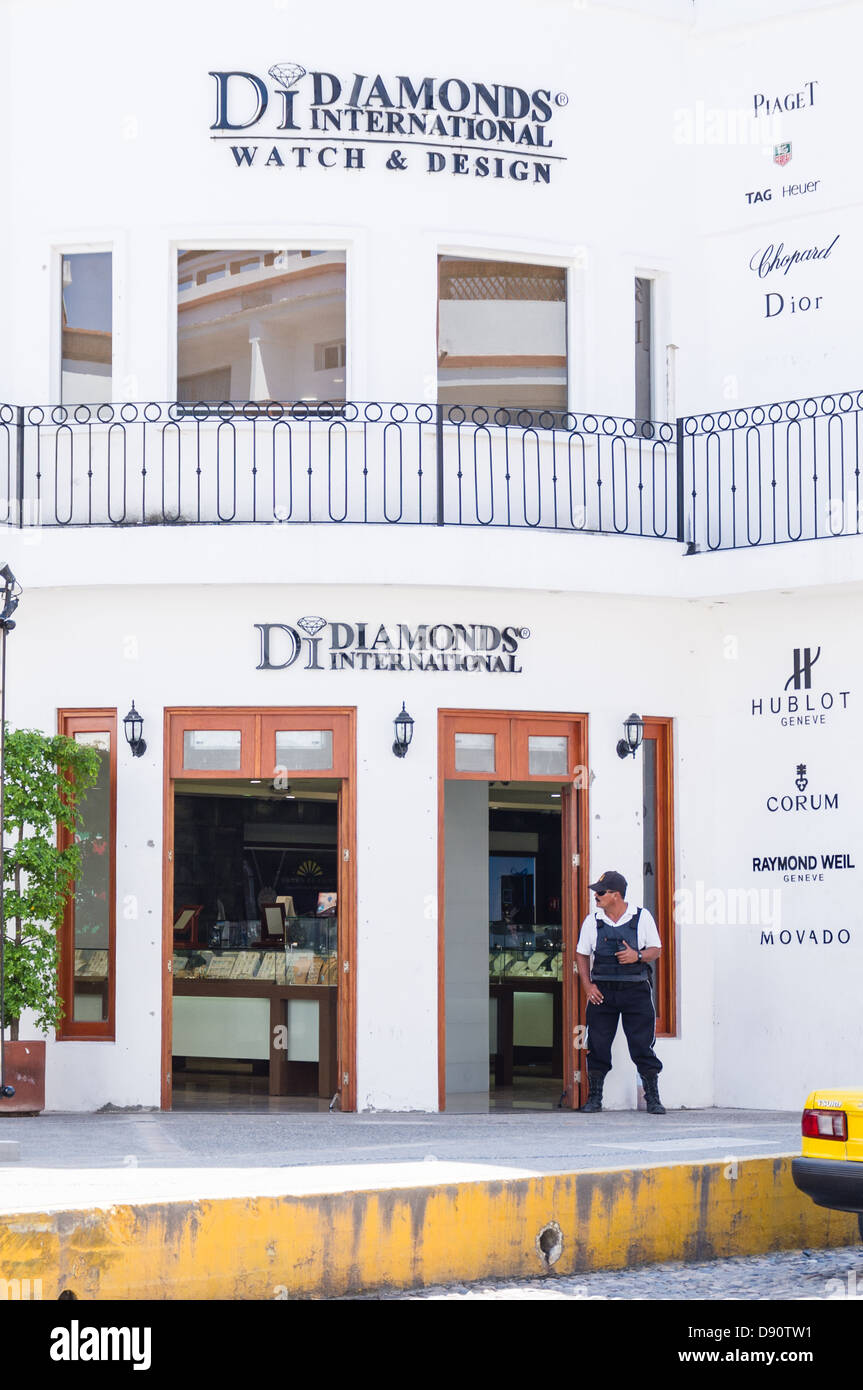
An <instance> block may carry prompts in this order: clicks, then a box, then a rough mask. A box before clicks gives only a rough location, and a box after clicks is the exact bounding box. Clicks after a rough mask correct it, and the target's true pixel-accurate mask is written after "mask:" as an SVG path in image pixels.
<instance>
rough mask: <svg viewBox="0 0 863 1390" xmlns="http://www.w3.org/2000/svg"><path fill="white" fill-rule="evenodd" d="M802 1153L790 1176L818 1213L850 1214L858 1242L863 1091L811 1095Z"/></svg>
mask: <svg viewBox="0 0 863 1390" xmlns="http://www.w3.org/2000/svg"><path fill="white" fill-rule="evenodd" d="M801 1129H802V1131H803V1151H802V1154H801V1156H800V1158H794V1159H792V1160H791V1176H792V1177H793V1179H794V1182H795V1184H796V1186H797V1187H799V1189H800V1191H801V1192H805V1193H806V1196H807V1197H811V1198H812V1200H813V1202H815V1204H816V1205H817V1206H819V1207H831V1208H832V1209H833V1210H834V1211H850V1212H856V1214H857V1224H858V1226H859V1227H860V1239H861V1240H863V1090H860V1089H859V1088H847V1087H841V1088H839V1089H836V1090H819V1091H812V1092H811V1093H810V1095H809V1096H808V1097H807V1100H806V1108H805V1110H804V1111H803V1119H802V1123H801Z"/></svg>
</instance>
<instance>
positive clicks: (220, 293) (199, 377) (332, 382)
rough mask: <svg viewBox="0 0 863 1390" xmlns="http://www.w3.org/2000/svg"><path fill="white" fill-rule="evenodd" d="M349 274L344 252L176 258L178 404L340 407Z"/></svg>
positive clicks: (238, 253)
mask: <svg viewBox="0 0 863 1390" xmlns="http://www.w3.org/2000/svg"><path fill="white" fill-rule="evenodd" d="M345 272H346V255H345V252H344V251H339V250H328V251H319V252H315V253H313V252H311V251H294V250H281V251H243V250H236V249H234V250H231V251H179V252H178V253H177V399H178V400H180V401H226V400H227V401H310V402H313V401H324V400H326V401H343V400H344V399H345V389H346V375H347V353H346V349H345V341H346V332H345ZM332 348H335V349H336V350H331V349H332Z"/></svg>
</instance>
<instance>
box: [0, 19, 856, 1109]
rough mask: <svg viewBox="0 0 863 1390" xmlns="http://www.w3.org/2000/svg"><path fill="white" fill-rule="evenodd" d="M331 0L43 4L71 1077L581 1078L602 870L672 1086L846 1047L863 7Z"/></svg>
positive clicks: (44, 294) (471, 1081)
mask: <svg viewBox="0 0 863 1390" xmlns="http://www.w3.org/2000/svg"><path fill="white" fill-rule="evenodd" d="M330 14H331V16H332V20H333V21H334V22H332V23H330V24H328V25H327V26H326V32H324V29H323V26H322V25H321V22H320V17H319V16H315V17H313V16H312V15H311V14H302V13H299V12H297V11H296V10H295V7H293V6H290V5H289V4H280V3H265V2H264V0H260V3H259V0H251V3H250V5H249V6H247V7H246V9H245V10H244V12H243V22H242V23H241V24H238V23H237V16H236V13H235V8H234V7H233V6H230V5H228V4H226V3H222V0H217V3H215V4H208V5H207V6H206V7H204V6H199V5H190V6H183V7H179V8H178V7H176V6H173V7H168V6H167V5H164V4H162V3H160V2H159V3H155V4H153V5H152V6H151V7H150V9H149V11H148V27H147V31H146V33H143V32H142V33H138V32H137V31H136V32H134V34H133V33H132V32H131V31H122V32H121V33H119V34H118V31H117V27H116V26H117V14H116V7H115V6H109V5H107V4H104V3H97V0H89V2H88V3H86V4H83V5H76V6H74V7H65V6H61V5H56V4H51V3H47V0H46V3H42V2H41V0H37V3H29V4H26V5H24V4H11V3H10V4H6V5H4V6H3V8H2V22H3V25H4V30H5V32H4V36H3V37H4V43H3V47H4V50H5V51H6V52H7V54H9V55H10V56H9V65H8V70H7V75H6V81H5V82H4V84H3V90H4V92H5V97H4V98H3V101H4V103H5V108H4V126H5V129H6V131H7V138H6V139H5V140H4V142H3V159H4V169H3V173H4V186H5V187H6V188H7V189H9V190H11V191H12V194H13V196H11V197H10V200H9V207H10V210H11V216H10V217H8V218H7V219H6V220H5V221H4V223H3V226H2V228H0V238H2V249H3V256H2V265H3V267H4V271H3V274H2V275H0V315H2V321H3V323H4V324H5V325H6V332H5V333H4V335H3V338H2V341H0V399H2V400H3V401H5V402H7V403H8V404H7V405H5V406H2V407H0V483H2V485H3V493H4V502H3V516H4V518H5V520H6V523H7V526H6V534H5V544H6V559H7V560H8V562H9V563H10V564H11V566H12V569H13V570H14V572H15V574H16V576H17V577H18V579H19V581H20V583H21V584H22V586H23V590H24V592H23V595H22V599H21V604H20V609H19V614H18V625H17V627H16V630H15V632H14V633H13V634H12V635H11V637H10V639H9V673H8V688H7V692H6V698H7V713H8V718H9V721H10V723H11V724H12V725H13V726H18V727H37V728H41V729H44V730H46V731H51V732H53V731H58V730H59V731H60V732H66V733H68V734H70V735H71V736H73V737H78V738H79V739H84V740H85V741H89V742H92V743H94V744H95V746H97V747H98V748H99V749H100V750H101V752H102V757H103V776H102V778H101V780H100V783H99V787H98V789H97V790H96V791H95V792H94V793H93V794H91V798H90V799H89V800H88V803H86V804H85V823H84V827H83V830H82V845H83V849H84V867H83V868H82V874H81V879H80V881H79V884H78V892H77V893H76V895H75V901H74V903H72V904H71V905H70V910H69V914H68V915H67V921H66V923H65V924H64V928H63V935H62V962H61V975H62V981H63V988H64V999H65V1001H66V1018H65V1019H64V1022H63V1025H62V1026H61V1028H60V1030H59V1031H58V1034H57V1037H56V1038H53V1037H52V1039H51V1040H50V1042H49V1047H48V1062H47V1083H48V1099H47V1104H48V1108H49V1109H70V1108H71V1109H80V1110H93V1109H98V1108H99V1107H101V1106H105V1105H115V1106H134V1105H143V1106H170V1105H171V1104H172V1103H182V1104H184V1105H188V1106H194V1105H196V1104H206V1103H212V1102H213V1097H214V1096H218V1097H220V1098H221V1100H220V1103H229V1102H230V1098H231V1097H232V1096H233V1097H234V1098H235V1099H236V1098H237V1097H239V1096H242V1098H243V1103H247V1102H248V1103H252V1102H254V1100H255V1097H257V1098H258V1099H259V1100H260V1103H261V1104H268V1105H269V1104H278V1103H281V1102H282V1101H283V1100H284V1101H285V1102H286V1103H291V1104H294V1103H296V1104H308V1105H312V1106H325V1105H326V1104H327V1103H329V1102H330V1101H331V1100H332V1099H333V1097H335V1096H338V1099H339V1103H340V1104H341V1106H342V1108H343V1109H350V1110H354V1109H356V1110H369V1109H381V1110H427V1111H433V1110H437V1109H439V1108H444V1107H446V1108H461V1109H463V1110H468V1111H471V1110H477V1111H481V1110H483V1109H487V1108H488V1106H489V1105H495V1104H516V1105H526V1106H530V1105H532V1104H536V1105H549V1104H557V1103H558V1102H561V1103H562V1104H563V1105H564V1106H570V1107H577V1105H578V1103H579V1097H580V1095H581V1093H582V1091H583V1088H584V1084H585V1080H586V1068H585V1064H584V1055H585V1054H584V1027H583V1023H584V1004H583V999H582V998H581V996H580V993H579V989H578V982H577V976H576V975H575V971H574V966H575V951H574V948H575V942H576V940H577V934H578V927H579V925H580V922H581V920H582V918H583V916H584V915H585V913H586V912H587V911H589V910H590V907H591V903H592V897H591V895H590V894H589V892H588V886H587V885H588V883H589V882H590V881H592V880H593V879H594V878H596V877H597V876H598V875H599V874H600V873H601V872H602V871H603V870H605V869H608V868H617V869H619V870H621V871H622V872H623V873H624V874H625V875H626V876H627V878H628V879H629V882H630V896H631V897H632V898H634V899H635V900H636V901H639V902H645V903H646V904H648V905H650V906H651V910H653V911H654V915H655V916H656V917H657V920H658V923H659V927H660V932H661V936H662V940H663V956H662V964H661V968H659V969H658V970H657V972H656V980H655V993H656V1000H657V1008H658V1038H657V1051H658V1053H659V1055H660V1057H661V1058H662V1060H663V1063H664V1072H663V1077H662V1094H663V1100H664V1101H665V1103H666V1105H670V1106H686V1107H697V1106H710V1105H722V1106H741V1107H765V1108H789V1109H795V1108H797V1107H798V1106H799V1105H800V1104H801V1100H802V1097H803V1096H805V1094H806V1092H807V1090H808V1089H810V1088H811V1087H813V1086H815V1085H817V1084H827V1083H828V1082H829V1084H851V1082H852V1081H853V1079H854V1077H855V1075H856V1073H855V1070H854V1069H855V1065H858V1059H859V1056H860V1049H861V1044H863V1031H861V1029H863V1024H861V1019H860V1012H859V1008H858V1007H857V997H858V994H859V988H858V981H859V978H860V971H861V968H863V927H861V924H860V922H859V921H858V920H857V912H856V903H857V901H858V898H859V877H858V868H857V860H858V857H861V855H863V851H861V850H860V848H859V846H858V844H857V840H858V838H859V830H858V827H859V824H860V813H861V807H860V795H861V794H860V779H859V775H858V763H859V759H858V754H857V749H856V731H857V728H858V719H857V710H858V705H859V702H860V701H861V700H863V646H861V643H860V641H859V640H858V638H857V635H856V633H857V621H856V620H857V616H858V613H859V603H860V598H859V595H860V582H861V578H863V560H861V549H860V547H861V542H860V539H859V532H860V529H861V521H860V510H859V504H860V502H861V500H863V499H861V495H860V477H859V468H860V463H859V460H860V443H859V417H860V409H861V401H863V397H861V394H860V392H859V391H858V390H857V389H855V383H856V382H857V381H858V379H859V364H858V352H857V343H856V334H855V331H854V327H855V324H856V322H857V318H858V315H857V313H856V312H855V310H856V307H857V306H856V305H855V299H857V298H859V297H860V295H861V289H860V285H859V282H858V279H857V277H856V276H855V275H854V272H853V266H854V261H855V248H856V246H857V245H858V242H859V229H860V217H861V205H863V200H861V190H860V188H859V187H858V184H859V181H860V179H861V174H860V173H859V171H858V169H857V164H856V162H855V161H854V160H853V159H851V158H849V157H848V154H847V146H848V134H849V132H850V131H853V130H854V129H855V128H856V120H855V117H856V109H857V108H856V103H857V100H858V96H857V86H856V84H855V77H854V74H853V73H852V64H853V63H854V60H855V55H856V52H857V49H858V42H857V41H858V40H859V38H860V36H861V34H863V7H861V6H860V5H846V6H843V7H833V6H830V5H811V4H809V5H802V4H801V5H794V4H791V3H788V2H787V0H786V2H785V3H782V4H780V3H776V4H770V3H766V0H765V2H764V3H760V4H758V5H755V6H753V5H751V4H750V5H746V6H743V5H740V6H736V5H724V6H723V7H722V19H721V22H719V20H718V19H717V17H716V15H715V13H714V8H713V7H711V6H708V5H704V6H702V5H701V4H699V3H696V4H694V5H690V4H688V3H684V0H655V3H648V0H645V3H642V4H639V5H631V6H627V5H623V4H620V5H619V4H616V3H604V4H596V5H585V6H582V5H580V4H572V3H563V2H562V0H560V2H559V0H541V3H535V4H533V5H531V6H525V5H523V4H519V3H505V4H502V5H500V4H497V5H491V4H486V3H480V4H476V5H473V6H469V7H465V6H456V5H453V4H449V3H446V4H444V6H443V8H442V9H441V7H438V8H437V10H436V11H435V16H434V20H435V22H434V25H433V26H432V25H431V24H429V25H428V26H426V25H424V26H423V27H422V28H420V27H419V25H417V24H415V23H414V22H413V21H409V20H408V19H406V17H405V13H404V10H403V7H402V8H398V7H396V6H395V5H391V4H389V3H385V2H384V0H380V3H376V4H375V6H374V7H373V19H374V22H373V23H372V22H370V14H369V12H368V11H363V12H358V11H357V10H356V7H351V6H349V5H342V4H337V5H336V6H335V8H334V9H333V10H331V11H330ZM37 69H38V70H39V71H41V72H43V73H45V72H57V71H60V70H62V71H64V72H66V73H69V72H70V71H71V73H72V74H73V77H74V81H73V82H72V83H71V85H70V86H68V87H64V89H63V92H62V96H61V94H60V93H59V92H54V91H53V89H52V87H51V86H50V85H49V86H46V87H40V86H38V85H37V84H36V83H35V79H34V72H35V71H36V70H37ZM777 403H778V404H777ZM132 700H134V703H135V707H136V710H137V711H138V712H140V714H141V715H142V717H143V719H144V729H143V739H144V740H145V742H146V748H145V749H144V750H143V752H141V754H140V756H133V751H132V750H131V749H130V747H129V746H128V744H127V741H126V739H125V738H124V729H123V718H124V715H125V713H126V711H127V709H128V708H129V706H130V704H131V702H132ZM403 709H406V711H407V712H409V714H410V716H411V717H412V720H413V724H412V725H411V726H410V733H411V735H412V736H411V739H410V744H409V747H408V748H407V752H406V753H405V755H404V756H394V755H393V752H394V741H395V742H397V738H398V732H397V729H396V727H395V726H394V721H395V720H396V718H397V716H398V715H399V713H400V712H401V711H402V710H403ZM631 711H635V712H637V713H638V714H639V715H641V716H642V718H643V719H644V721H645V739H644V743H643V744H642V747H641V748H640V749H639V750H638V751H637V752H636V754H635V756H633V757H629V756H626V757H621V756H619V753H618V743H619V741H620V740H621V739H622V738H623V736H624V729H623V723H624V720H625V719H626V717H627V716H628V715H629V714H630V712H631ZM28 1034H31V1035H35V1032H34V1030H33V1029H32V1027H30V1025H29V1024H28V1020H26V1019H25V1020H24V1021H23V1024H22V1036H25V1035H28ZM858 1071H859V1065H858ZM825 1078H826V1080H825ZM637 1085H638V1078H637V1076H636V1074H635V1070H634V1068H633V1066H632V1064H631V1063H630V1061H629V1059H628V1056H627V1054H626V1048H625V1044H624V1042H623V1039H622V1037H619V1038H618V1040H617V1044H616V1051H615V1066H614V1069H613V1071H612V1073H611V1077H610V1078H609V1082H608V1084H607V1086H606V1102H607V1103H608V1104H611V1105H613V1106H620V1107H629V1106H633V1105H634V1104H635V1103H636V1099H637Z"/></svg>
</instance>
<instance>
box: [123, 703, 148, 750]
mask: <svg viewBox="0 0 863 1390" xmlns="http://www.w3.org/2000/svg"><path fill="white" fill-rule="evenodd" d="M123 728H124V730H125V733H126V742H127V743H128V745H129V747H130V748H131V750H132V757H133V758H141V757H143V755H144V754H145V753H146V751H147V745H146V743H145V742H144V740H143V739H142V737H141V734H142V733H143V732H144V721H143V719H142V718H141V716H140V714H139V713H138V711H137V710H136V709H135V701H134V700H133V701H132V708H131V709H130V710H129V713H128V714H127V715H126V717H125V719H124V720H123Z"/></svg>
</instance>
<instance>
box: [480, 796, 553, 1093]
mask: <svg viewBox="0 0 863 1390" xmlns="http://www.w3.org/2000/svg"><path fill="white" fill-rule="evenodd" d="M560 810H561V790H560V788H557V789H555V788H554V787H549V786H547V785H546V786H542V787H535V786H531V785H530V784H526V785H512V784H511V785H510V786H506V787H503V786H501V787H498V786H496V785H494V784H492V786H491V787H490V789H489V833H488V848H489V1108H490V1109H493V1110H495V1109H507V1110H518V1109H531V1110H539V1109H550V1108H552V1107H553V1106H557V1105H559V1104H560V1102H561V1099H562V1096H563V1091H564V1089H565V1088H564V1081H563V1074H564V1068H563V1036H562V1030H563V1007H562V1006H563V999H562V985H561V981H562V979H563V935H562V933H563V928H562V916H561V900H562V891H561V853H562V849H561V815H560Z"/></svg>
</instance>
